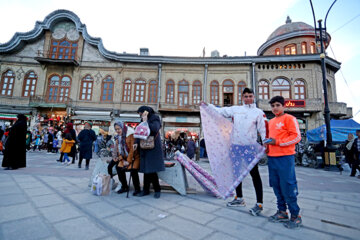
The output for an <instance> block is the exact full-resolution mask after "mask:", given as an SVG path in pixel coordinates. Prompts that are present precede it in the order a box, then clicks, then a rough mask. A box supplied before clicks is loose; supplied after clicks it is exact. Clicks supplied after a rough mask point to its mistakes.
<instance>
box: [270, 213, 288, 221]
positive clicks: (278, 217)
mask: <svg viewBox="0 0 360 240" xmlns="http://www.w3.org/2000/svg"><path fill="white" fill-rule="evenodd" d="M268 220H269V221H270V222H288V221H289V216H288V214H287V212H284V211H280V210H278V211H277V212H276V213H275V214H274V215H272V216H270V217H269V218H268Z"/></svg>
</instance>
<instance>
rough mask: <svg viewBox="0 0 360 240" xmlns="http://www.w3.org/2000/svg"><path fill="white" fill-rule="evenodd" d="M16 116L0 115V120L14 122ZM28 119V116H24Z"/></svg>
mask: <svg viewBox="0 0 360 240" xmlns="http://www.w3.org/2000/svg"><path fill="white" fill-rule="evenodd" d="M16 116H17V114H8V113H0V120H16V119H17V117H16ZM25 116H26V117H27V118H28V119H29V118H30V117H31V116H30V115H25Z"/></svg>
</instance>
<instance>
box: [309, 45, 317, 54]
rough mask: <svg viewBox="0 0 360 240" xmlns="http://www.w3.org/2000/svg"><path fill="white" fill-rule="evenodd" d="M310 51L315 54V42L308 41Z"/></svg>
mask: <svg viewBox="0 0 360 240" xmlns="http://www.w3.org/2000/svg"><path fill="white" fill-rule="evenodd" d="M310 53H311V54H315V53H316V48H315V43H313V42H312V43H310Z"/></svg>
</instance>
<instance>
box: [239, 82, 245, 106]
mask: <svg viewBox="0 0 360 240" xmlns="http://www.w3.org/2000/svg"><path fill="white" fill-rule="evenodd" d="M244 88H246V83H244V82H243V81H240V82H239V84H238V104H239V105H243V102H242V93H243V91H244Z"/></svg>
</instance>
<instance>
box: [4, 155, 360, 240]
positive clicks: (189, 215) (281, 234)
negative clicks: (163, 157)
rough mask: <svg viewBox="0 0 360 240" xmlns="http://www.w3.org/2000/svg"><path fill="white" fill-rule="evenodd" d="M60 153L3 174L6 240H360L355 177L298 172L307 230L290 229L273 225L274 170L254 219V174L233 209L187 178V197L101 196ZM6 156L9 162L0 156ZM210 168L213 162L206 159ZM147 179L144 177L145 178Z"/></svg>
mask: <svg viewBox="0 0 360 240" xmlns="http://www.w3.org/2000/svg"><path fill="white" fill-rule="evenodd" d="M58 156H59V155H58V154H57V155H55V154H46V153H45V152H41V153H38V152H36V153H33V152H30V153H27V165H28V167H27V168H23V169H19V170H9V171H5V170H2V169H1V170H0V239H4V240H10V239H16V240H21V239H26V240H30V239H36V240H40V239H46V240H50V239H64V240H70V239H87V240H90V239H101V240H110V239H141V240H150V239H153V240H162V239H164V240H178V239H191V240H197V239H199V240H200V239H208V240H218V239H220V240H227V239H229V240H231V239H256V240H258V239H266V240H268V239H276V240H279V239H359V238H360V224H359V222H360V205H359V203H360V179H358V178H351V177H349V173H343V174H342V175H340V174H339V172H328V171H324V170H319V169H310V168H304V167H297V168H296V171H297V179H298V184H299V192H300V195H299V205H300V208H301V215H302V217H303V227H302V228H301V229H298V230H289V229H286V228H285V227H284V226H282V224H280V223H271V222H268V221H267V216H270V215H272V214H274V213H275V211H276V199H275V195H274V194H273V192H272V189H271V188H270V187H269V184H268V171H267V167H260V173H261V176H262V180H263V187H264V211H263V215H262V216H259V217H253V216H251V215H250V214H249V213H248V209H249V208H250V207H252V206H253V205H254V204H255V191H254V189H253V185H252V182H251V177H250V176H249V177H247V178H246V179H245V180H244V184H243V192H244V197H245V200H246V203H247V206H246V207H239V208H228V207H226V202H227V201H228V200H229V199H228V200H221V199H217V198H214V197H212V196H210V195H208V194H206V193H205V192H204V191H203V190H202V188H201V187H200V185H198V183H196V182H195V180H194V179H193V178H192V177H191V176H190V175H188V176H187V177H188V181H189V185H190V188H191V191H190V193H189V194H188V195H187V196H180V195H179V194H177V193H175V192H173V191H163V192H162V195H161V198H160V199H155V198H154V197H153V195H152V194H151V195H150V196H146V197H142V198H139V197H133V196H132V195H131V196H130V197H129V198H126V195H124V194H116V193H113V194H111V195H110V196H101V197H99V196H94V195H92V194H91V193H90V189H89V187H88V183H89V177H90V175H91V172H92V171H91V170H92V169H93V168H94V164H95V160H92V163H91V166H90V171H85V170H84V168H81V169H78V168H77V164H74V165H71V166H68V167H66V166H63V165H61V164H59V163H57V162H56V161H55V159H56V158H58ZM0 159H2V157H0ZM200 165H202V166H203V167H204V168H205V169H209V163H208V162H207V161H206V160H204V159H202V160H201V161H200ZM141 178H142V176H141Z"/></svg>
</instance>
